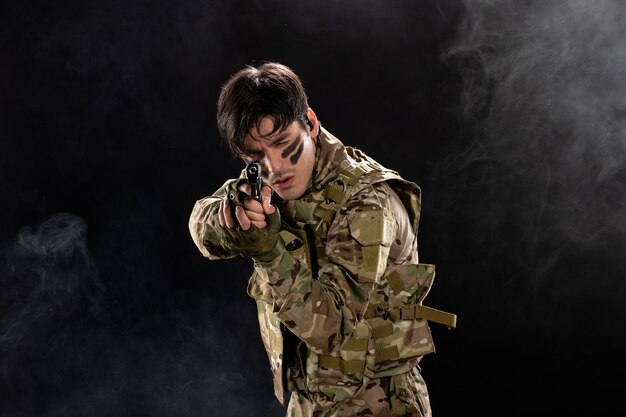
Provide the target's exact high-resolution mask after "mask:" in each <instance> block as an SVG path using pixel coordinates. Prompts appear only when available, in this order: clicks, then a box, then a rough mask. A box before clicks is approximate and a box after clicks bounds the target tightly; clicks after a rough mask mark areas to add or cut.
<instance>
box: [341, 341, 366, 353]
mask: <svg viewBox="0 0 626 417" xmlns="http://www.w3.org/2000/svg"><path fill="white" fill-rule="evenodd" d="M341 350H350V351H354V352H365V351H366V350H367V339H348V340H347V341H346V343H344V344H343V346H342V347H341Z"/></svg>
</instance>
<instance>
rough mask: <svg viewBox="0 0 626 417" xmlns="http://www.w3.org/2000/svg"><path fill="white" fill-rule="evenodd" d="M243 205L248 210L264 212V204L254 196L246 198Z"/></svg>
mask: <svg viewBox="0 0 626 417" xmlns="http://www.w3.org/2000/svg"><path fill="white" fill-rule="evenodd" d="M243 205H244V207H245V208H246V210H249V211H255V212H257V213H261V214H263V205H262V204H261V203H260V202H259V201H257V200H255V199H254V198H246V199H245V200H244V202H243Z"/></svg>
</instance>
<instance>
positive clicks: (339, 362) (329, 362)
mask: <svg viewBox="0 0 626 417" xmlns="http://www.w3.org/2000/svg"><path fill="white" fill-rule="evenodd" d="M318 364H319V366H321V367H322V368H328V369H337V370H339V371H342V372H344V373H347V374H360V373H363V370H364V369H365V361H359V360H353V361H348V360H345V359H341V358H336V357H334V356H328V355H320V356H319V362H318Z"/></svg>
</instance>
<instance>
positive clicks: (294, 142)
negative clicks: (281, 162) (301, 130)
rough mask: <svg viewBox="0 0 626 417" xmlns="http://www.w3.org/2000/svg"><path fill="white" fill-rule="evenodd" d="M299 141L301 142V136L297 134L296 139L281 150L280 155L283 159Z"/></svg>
mask: <svg viewBox="0 0 626 417" xmlns="http://www.w3.org/2000/svg"><path fill="white" fill-rule="evenodd" d="M300 143H302V137H301V136H298V139H296V140H294V141H293V142H292V143H291V145H289V146H287V147H286V148H285V150H284V151H282V152H281V154H280V157H281V158H283V159H285V158H287V156H288V155H289V154H290V153H292V152H293V150H294V149H296V147H297V146H298V145H299V144H300Z"/></svg>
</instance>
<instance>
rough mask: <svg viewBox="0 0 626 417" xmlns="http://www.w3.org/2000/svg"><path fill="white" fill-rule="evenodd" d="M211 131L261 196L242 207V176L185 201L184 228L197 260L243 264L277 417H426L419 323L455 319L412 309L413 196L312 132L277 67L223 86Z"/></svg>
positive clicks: (420, 271)
mask: <svg viewBox="0 0 626 417" xmlns="http://www.w3.org/2000/svg"><path fill="white" fill-rule="evenodd" d="M217 123H218V128H219V133H220V136H221V137H222V139H223V140H224V141H225V142H226V144H227V145H228V146H229V148H230V150H231V151H232V153H233V154H234V155H236V156H238V157H241V158H242V159H243V160H244V161H245V162H246V163H249V164H250V163H254V162H258V163H259V166H260V169H261V173H262V177H263V180H264V185H262V188H261V191H260V197H259V198H252V197H251V194H253V193H252V189H251V184H249V183H248V181H247V179H246V170H245V169H244V170H242V173H241V175H240V177H239V178H235V179H231V180H228V181H226V182H225V183H224V185H223V186H222V187H221V188H219V189H218V190H217V191H216V192H215V193H214V194H213V195H211V196H210V197H206V198H203V199H200V200H198V201H197V202H196V204H195V206H194V208H193V211H192V213H191V217H190V220H189V230H190V232H191V236H192V238H193V240H194V242H195V244H196V245H197V247H198V249H199V250H200V252H201V253H202V254H203V255H204V256H206V257H208V258H209V259H211V260H213V259H226V258H232V257H235V256H244V257H248V258H250V259H252V261H253V264H254V272H253V275H252V277H251V278H250V280H249V283H248V294H249V295H250V296H251V297H253V298H254V299H255V301H256V303H257V307H258V319H259V325H260V331H261V337H262V340H263V343H264V345H265V348H266V351H267V355H268V358H269V362H270V367H271V370H272V373H273V379H274V392H275V395H276V397H277V398H278V400H279V401H280V402H281V403H282V404H283V405H285V406H287V416H289V417H296V416H302V417H304V416H307V417H312V416H316V417H331V416H431V408H430V401H429V396H428V391H427V388H426V384H425V382H424V379H423V377H422V374H421V372H420V368H419V366H418V363H419V362H420V360H421V358H422V357H423V356H424V355H426V354H428V353H431V352H434V350H435V348H434V345H433V341H432V337H431V332H430V329H429V326H428V323H427V320H430V321H435V322H440V323H443V324H446V325H447V326H449V327H454V326H455V325H456V316H455V315H453V314H450V313H445V312H442V311H439V310H435V309H432V308H429V307H426V306H423V305H422V300H423V299H424V297H425V296H426V294H427V293H428V291H429V289H430V286H431V283H432V280H433V278H434V273H435V271H434V266H433V265H429V264H420V263H418V254H417V229H418V223H419V215H420V189H419V188H418V186H417V185H416V184H414V183H412V182H409V181H406V180H404V179H403V178H402V177H400V175H399V174H398V173H397V172H396V171H392V170H389V169H387V168H385V167H383V166H382V165H380V164H379V163H377V162H376V161H374V160H373V159H371V158H370V157H368V156H367V155H365V154H364V153H363V152H361V151H360V150H358V149H356V148H353V147H349V146H344V144H343V143H342V142H341V141H340V140H339V139H337V138H336V137H334V136H333V135H332V134H331V133H330V132H328V131H327V130H326V129H325V128H323V127H322V125H321V122H320V121H319V120H318V118H317V116H316V114H315V112H314V111H313V110H312V109H311V108H310V107H309V105H308V100H307V96H306V93H305V90H304V88H303V86H302V83H301V81H300V79H299V77H298V76H297V75H296V74H295V73H294V72H293V71H292V70H291V69H290V68H288V67H287V66H285V65H282V64H280V63H275V62H267V63H264V64H262V65H260V66H259V67H258V68H255V67H252V66H247V67H245V68H244V69H242V70H241V71H239V72H238V73H236V74H235V75H234V76H232V77H231V78H230V79H229V80H228V81H227V82H226V83H225V84H224V86H223V87H222V90H221V94H220V97H219V100H218V111H217Z"/></svg>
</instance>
